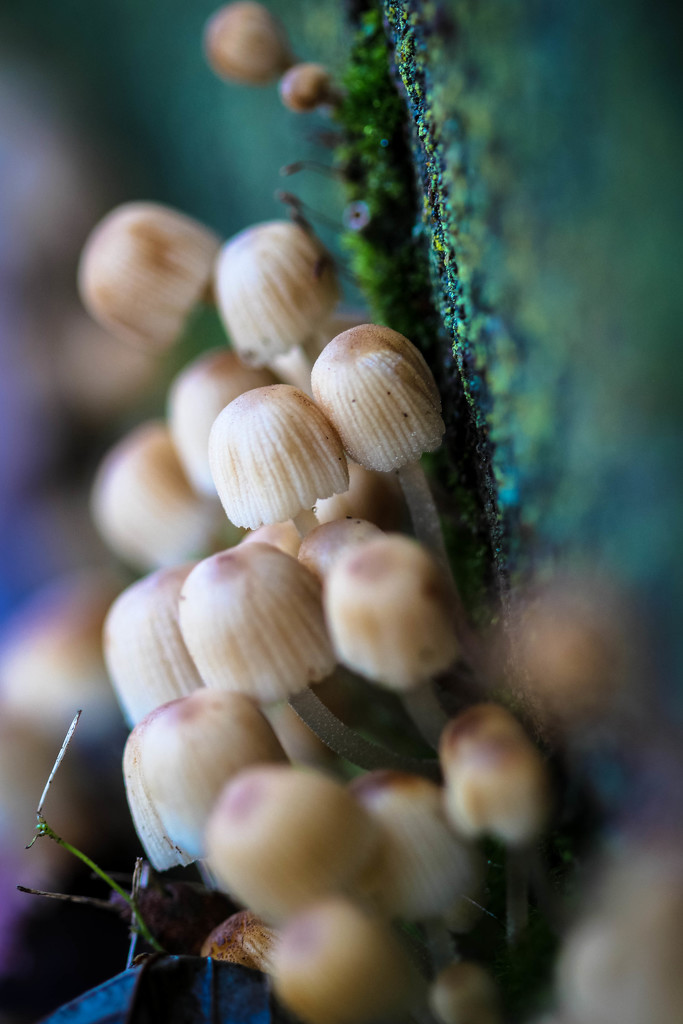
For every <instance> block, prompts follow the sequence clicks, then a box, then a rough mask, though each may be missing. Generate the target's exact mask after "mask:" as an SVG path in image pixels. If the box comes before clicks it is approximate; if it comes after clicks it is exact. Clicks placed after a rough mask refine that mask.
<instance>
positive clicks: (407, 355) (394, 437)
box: [311, 324, 445, 472]
mask: <svg viewBox="0 0 683 1024" xmlns="http://www.w3.org/2000/svg"><path fill="white" fill-rule="evenodd" d="M311 386H312V388H313V395H314V397H315V400H316V402H318V404H319V405H320V407H321V408H322V409H323V410H324V411H325V413H326V415H327V416H328V418H329V419H330V420H331V421H332V423H334V425H335V427H336V428H337V430H338V431H339V434H340V437H341V439H342V441H343V442H344V447H345V448H346V451H347V452H348V454H349V456H350V457H351V458H352V459H353V460H354V462H358V463H360V464H361V465H362V466H365V467H366V468H367V469H377V470H381V471H382V472H388V471H389V470H391V469H398V468H400V467H401V466H403V465H405V464H406V463H407V462H415V461H416V460H417V459H419V458H420V456H421V455H422V453H423V452H432V451H434V450H435V449H436V448H438V447H439V445H440V444H441V438H442V437H443V433H444V430H445V426H444V422H443V420H442V419H441V399H440V397H439V392H438V390H437V387H436V384H435V382H434V378H433V376H432V373H431V370H430V369H429V367H428V366H427V364H426V362H425V360H424V357H423V356H422V354H421V353H420V352H419V351H418V350H417V349H416V348H415V346H414V345H413V344H412V343H411V342H410V341H408V339H407V338H404V337H403V335H402V334H399V333H398V332H397V331H392V330H390V328H388V327H379V326H377V325H376V324H362V325H361V326H360V327H352V328H351V329H350V330H348V331H344V333H343V334H338V335H337V337H336V338H333V339H332V341H331V342H330V343H329V345H327V346H326V347H325V348H324V349H323V351H322V353H321V354H320V355H319V356H318V359H317V360H316V362H315V365H314V366H313V371H312V374H311Z"/></svg>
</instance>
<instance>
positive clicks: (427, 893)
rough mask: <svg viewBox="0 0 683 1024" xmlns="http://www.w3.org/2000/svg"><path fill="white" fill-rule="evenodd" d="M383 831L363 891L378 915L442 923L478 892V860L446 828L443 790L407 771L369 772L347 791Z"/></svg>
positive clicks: (481, 868)
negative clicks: (440, 919)
mask: <svg viewBox="0 0 683 1024" xmlns="http://www.w3.org/2000/svg"><path fill="white" fill-rule="evenodd" d="M349 789H350V791H351V793H352V794H353V796H354V797H355V799H356V800H358V802H359V803H360V804H362V806H363V807H365V809H366V810H367V811H368V813H369V814H370V815H372V817H373V818H374V819H375V821H376V822H377V823H378V825H379V826H380V828H381V830H382V837H383V843H382V846H381V853H380V856H379V857H377V858H375V859H374V860H373V861H372V863H371V864H370V867H369V869H368V871H367V872H366V873H365V874H364V876H363V880H362V887H363V889H364V891H365V892H366V893H367V895H368V896H369V897H370V898H371V899H372V900H373V902H374V903H375V905H376V906H377V907H378V909H379V910H381V911H382V912H384V913H386V914H389V915H390V916H392V917H404V918H408V919H413V920H419V919H429V918H432V919H433V918H440V917H443V916H445V915H448V913H449V912H450V911H451V910H453V909H455V910H457V909H459V907H460V904H461V902H462V899H463V897H464V896H470V895H472V894H473V893H474V892H477V891H478V888H479V883H480V880H481V878H482V877H483V875H484V864H483V859H482V857H481V855H480V854H479V853H478V852H477V851H476V850H475V849H474V848H473V847H471V846H470V845H469V844H468V843H466V842H464V841H463V840H462V839H460V838H459V837H458V836H457V835H456V834H455V832H454V831H453V829H452V828H450V827H449V825H448V823H447V821H446V818H445V815H444V812H443V800H442V794H441V788H440V787H439V786H437V785H436V784H435V783H434V782H430V781H429V780H428V779H425V778H422V777H420V776H418V775H410V774H408V773H406V772H392V771H376V772H368V773H367V774H366V775H362V776H360V777H359V778H357V779H354V780H353V782H352V783H351V784H350V787H349Z"/></svg>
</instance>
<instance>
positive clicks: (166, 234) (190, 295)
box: [78, 202, 220, 351]
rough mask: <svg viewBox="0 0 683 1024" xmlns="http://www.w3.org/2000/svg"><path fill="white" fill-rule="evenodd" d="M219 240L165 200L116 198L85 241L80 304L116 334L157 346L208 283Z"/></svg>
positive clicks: (174, 332)
mask: <svg viewBox="0 0 683 1024" xmlns="http://www.w3.org/2000/svg"><path fill="white" fill-rule="evenodd" d="M219 246H220V239H219V238H218V236H217V235H215V234H214V233H213V231H209V229H208V228H205V227H204V225H203V224H199V223H198V222H197V221H195V220H192V219H191V218H190V217H186V216H185V215H184V214H182V213H177V212H176V211H175V210H171V209H169V208H168V207H166V206H160V205H159V204H157V203H144V202H137V203H125V204H124V205H123V206H117V207H116V209H114V210H112V211H111V213H108V214H107V216H106V217H105V218H104V219H103V220H101V221H100V223H99V224H98V225H97V226H96V227H95V228H94V229H93V231H92V233H91V234H90V236H89V238H88V240H87V242H86V243H85V247H84V249H83V253H82V255H81V262H80V266H79V269H78V287H79V290H80V294H81V299H82V300H83V304H84V306H85V308H86V309H87V310H88V312H89V313H90V315H91V316H92V317H94V318H95V320H97V321H98V322H99V323H101V324H102V326H103V327H106V328H107V329H108V330H110V331H111V332H112V334H114V335H116V336H117V337H118V338H121V340H123V341H129V342H132V343H133V344H135V345H137V346H139V347H141V348H146V349H148V350H151V351H163V350H165V349H167V348H169V347H170V346H171V345H172V344H173V342H174V341H175V340H176V338H177V337H178V335H179V334H180V332H181V331H182V329H183V326H184V324H185V321H186V320H187V318H188V316H189V314H190V312H191V311H192V309H193V307H194V306H195V305H196V304H197V302H199V300H200V298H201V297H202V295H203V293H204V292H205V291H206V289H207V287H208V285H209V283H210V281H211V275H212V271H213V264H214V261H215V258H216V253H217V252H218V248H219Z"/></svg>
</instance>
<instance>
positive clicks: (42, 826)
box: [30, 815, 165, 953]
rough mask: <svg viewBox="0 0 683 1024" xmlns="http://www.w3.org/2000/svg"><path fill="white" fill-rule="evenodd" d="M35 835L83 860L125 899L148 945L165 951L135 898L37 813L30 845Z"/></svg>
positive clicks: (159, 950) (162, 951)
mask: <svg viewBox="0 0 683 1024" xmlns="http://www.w3.org/2000/svg"><path fill="white" fill-rule="evenodd" d="M37 836H49V838H50V839H52V840H53V842H55V843H57V844H58V845H59V846H63V847H64V849H65V850H68V851H69V853H72V854H73V855H74V857H78V859H79V860H80V861H83V863H84V864H86V865H87V866H88V867H89V868H90V870H91V871H94V872H95V874H96V875H98V876H99V877H100V878H101V879H102V881H104V882H106V883H107V885H108V886H110V888H112V889H113V890H114V892H117V893H118V894H119V896H121V898H122V899H124V900H125V901H126V903H127V904H128V906H129V907H130V909H131V913H132V914H133V917H134V918H135V920H136V922H137V930H138V931H139V932H140V935H141V936H142V937H143V939H144V940H145V942H148V943H149V945H150V946H151V947H152V948H153V949H155V950H156V951H157V952H158V953H164V952H165V950H164V948H163V946H161V945H160V944H159V943H158V942H157V940H156V939H155V938H154V936H153V935H152V933H151V932H150V930H149V928H148V927H147V925H146V924H145V921H144V920H143V918H142V915H141V914H140V911H139V910H138V906H137V903H136V902H135V900H133V899H131V897H130V896H129V894H128V893H127V892H126V890H125V889H122V888H121V886H120V885H119V884H118V882H115V881H114V879H113V878H112V877H111V876H110V875H108V874H107V873H106V871H103V870H102V868H100V867H98V865H97V864H95V862H94V861H93V860H91V859H90V857H88V855H87V854H85V853H82V851H81V850H78V849H77V848H76V847H75V846H72V845H71V843H67V841H66V839H62V838H61V836H58V835H57V833H56V832H55V831H54V830H53V829H51V828H50V826H49V825H48V823H47V822H46V821H45V818H43V817H42V815H38V823H37V825H36V837H34V840H33V841H32V842H31V844H30V845H31V846H32V845H33V842H34V841H35V838H37Z"/></svg>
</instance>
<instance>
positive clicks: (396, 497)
mask: <svg viewBox="0 0 683 1024" xmlns="http://www.w3.org/2000/svg"><path fill="white" fill-rule="evenodd" d="M348 467H349V489H348V491H344V493H343V494H333V495H332V497H331V498H320V499H319V500H318V501H316V503H315V517H316V519H317V520H318V522H319V523H320V525H321V526H322V525H323V523H331V522H333V521H334V520H335V519H345V518H346V517H347V516H352V517H353V518H355V519H367V521H368V522H369V523H375V525H376V526H379V528H380V530H385V531H389V530H400V528H401V525H402V523H403V517H404V515H405V504H404V501H403V491H402V490H401V485H400V484H399V482H398V479H397V477H396V474H395V473H378V472H376V470H374V469H364V467H363V466H358V465H357V464H356V463H355V462H349V463H348Z"/></svg>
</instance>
